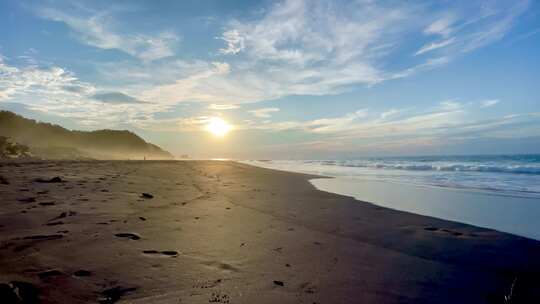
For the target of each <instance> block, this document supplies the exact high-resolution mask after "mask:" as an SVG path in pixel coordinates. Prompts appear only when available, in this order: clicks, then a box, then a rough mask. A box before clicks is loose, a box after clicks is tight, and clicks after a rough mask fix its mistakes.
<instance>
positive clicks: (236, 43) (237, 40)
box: [219, 30, 245, 54]
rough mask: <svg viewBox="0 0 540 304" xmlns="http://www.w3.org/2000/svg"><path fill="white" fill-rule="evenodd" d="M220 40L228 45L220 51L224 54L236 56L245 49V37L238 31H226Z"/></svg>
mask: <svg viewBox="0 0 540 304" xmlns="http://www.w3.org/2000/svg"><path fill="white" fill-rule="evenodd" d="M220 39H222V40H224V41H225V42H226V43H227V47H226V48H222V49H219V51H220V52H221V53H222V54H236V53H238V52H240V51H242V50H243V49H244V47H245V46H244V37H242V36H240V34H239V33H238V31H237V30H230V31H226V32H224V33H223V34H222V36H221V37H220Z"/></svg>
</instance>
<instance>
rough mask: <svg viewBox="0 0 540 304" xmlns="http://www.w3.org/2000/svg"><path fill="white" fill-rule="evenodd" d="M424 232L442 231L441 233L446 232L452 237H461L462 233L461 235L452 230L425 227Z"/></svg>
mask: <svg viewBox="0 0 540 304" xmlns="http://www.w3.org/2000/svg"><path fill="white" fill-rule="evenodd" d="M424 230H426V231H432V232H436V231H442V232H446V233H448V234H451V235H453V236H462V235H463V233H461V232H459V231H454V230H450V229H444V228H437V227H425V228H424Z"/></svg>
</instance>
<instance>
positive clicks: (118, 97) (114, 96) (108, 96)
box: [90, 92, 145, 104]
mask: <svg viewBox="0 0 540 304" xmlns="http://www.w3.org/2000/svg"><path fill="white" fill-rule="evenodd" d="M90 98H92V99H95V100H99V101H101V102H104V103H114V104H122V103H124V104H126V103H145V101H141V100H138V99H137V98H134V97H131V96H129V95H127V94H124V93H121V92H107V93H98V94H95V95H92V96H91V97H90Z"/></svg>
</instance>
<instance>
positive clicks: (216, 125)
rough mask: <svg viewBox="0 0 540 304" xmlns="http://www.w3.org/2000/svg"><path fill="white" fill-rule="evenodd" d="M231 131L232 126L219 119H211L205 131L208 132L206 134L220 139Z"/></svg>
mask: <svg viewBox="0 0 540 304" xmlns="http://www.w3.org/2000/svg"><path fill="white" fill-rule="evenodd" d="M231 129H232V126H231V125H230V124H229V123H228V122H226V121H225V120H223V119H221V118H219V117H213V118H211V119H210V122H209V123H208V125H207V126H206V130H208V132H210V133H212V134H214V135H215V136H220V137H223V136H225V135H226V134H227V133H229V131H231Z"/></svg>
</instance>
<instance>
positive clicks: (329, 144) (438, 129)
mask: <svg viewBox="0 0 540 304" xmlns="http://www.w3.org/2000/svg"><path fill="white" fill-rule="evenodd" d="M445 104H446V106H444V105H441V103H439V104H438V105H436V106H433V107H431V108H428V109H424V110H416V111H411V109H390V110H386V111H383V112H382V113H375V112H369V111H367V110H366V109H364V110H360V111H357V112H353V113H348V114H345V115H342V116H338V117H333V118H319V119H314V120H307V121H282V122H276V123H272V122H269V123H265V122H262V123H260V122H259V123H250V124H247V125H244V126H241V127H240V128H243V129H260V130H267V131H274V132H281V131H286V130H296V131H301V132H305V133H307V134H311V135H313V136H316V137H315V138H316V141H315V142H316V146H317V147H318V148H320V149H327V150H329V151H331V150H334V151H336V150H341V149H348V150H349V151H354V150H355V149H358V150H365V149H367V148H368V146H369V148H384V147H388V146H392V147H394V148H395V149H406V148H407V145H409V144H412V143H421V142H423V143H424V144H426V145H430V146H437V145H438V146H443V145H445V144H448V143H449V142H452V141H459V140H464V139H474V138H512V136H514V137H516V136H518V137H527V136H537V135H538V127H539V126H540V113H526V114H515V115H506V116H501V117H496V118H491V119H485V120H475V119H474V118H473V117H475V116H474V113H473V111H474V110H475V107H474V104H473V103H468V104H466V105H463V104H460V103H454V105H452V106H448V103H447V102H445ZM458 104H459V105H460V106H459V107H458V106H457V105H458ZM476 109H477V108H476ZM398 112H399V113H401V115H396V116H393V117H392V115H394V114H395V113H398ZM405 113H408V114H407V115H405ZM518 134H519V135H518ZM313 136H307V137H305V138H306V139H308V141H307V142H302V141H301V142H299V143H298V144H299V145H303V144H306V143H309V142H310V141H313ZM336 143H339V145H340V146H342V148H340V147H336ZM396 151H397V150H396Z"/></svg>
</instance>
